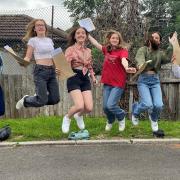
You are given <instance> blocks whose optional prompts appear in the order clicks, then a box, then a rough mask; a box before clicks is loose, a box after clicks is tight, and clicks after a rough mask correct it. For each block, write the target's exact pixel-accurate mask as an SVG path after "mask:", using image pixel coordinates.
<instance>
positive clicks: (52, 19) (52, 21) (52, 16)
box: [51, 6, 54, 39]
mask: <svg viewBox="0 0 180 180" xmlns="http://www.w3.org/2000/svg"><path fill="white" fill-rule="evenodd" d="M53 28H54V6H52V13H51V32H52V34H51V39H53Z"/></svg>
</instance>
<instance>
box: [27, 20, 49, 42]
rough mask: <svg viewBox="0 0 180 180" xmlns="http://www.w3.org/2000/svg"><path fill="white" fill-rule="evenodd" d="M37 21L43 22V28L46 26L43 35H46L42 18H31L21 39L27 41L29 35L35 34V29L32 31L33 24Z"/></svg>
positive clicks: (33, 35)
mask: <svg viewBox="0 0 180 180" xmlns="http://www.w3.org/2000/svg"><path fill="white" fill-rule="evenodd" d="M37 21H42V22H43V23H44V25H45V28H46V34H45V35H46V36H47V34H48V32H47V24H46V22H45V21H44V19H33V20H32V21H31V22H30V23H29V24H28V25H27V27H26V34H25V36H24V37H23V41H28V40H29V39H30V38H31V37H35V36H37V33H36V31H34V28H35V24H36V22H37Z"/></svg>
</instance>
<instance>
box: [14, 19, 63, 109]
mask: <svg viewBox="0 0 180 180" xmlns="http://www.w3.org/2000/svg"><path fill="white" fill-rule="evenodd" d="M23 40H25V41H28V44H27V51H26V56H25V58H24V60H26V61H30V60H31V58H32V56H33V55H34V58H35V61H36V65H35V69H34V82H35V91H36V94H35V95H34V96H29V95H25V96H24V97H23V98H22V99H20V100H19V101H18V102H17V104H16V109H20V108H22V107H41V106H44V105H54V104H57V103H58V102H59V99H60V98H59V86H58V82H57V79H56V73H55V68H54V65H53V59H52V55H51V54H52V51H53V50H54V44H53V42H52V40H51V39H50V38H48V37H47V25H46V23H45V21H44V20H43V19H34V20H32V21H31V22H30V23H29V24H28V26H27V33H26V35H25V37H24V38H23Z"/></svg>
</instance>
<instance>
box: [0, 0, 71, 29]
mask: <svg viewBox="0 0 180 180" xmlns="http://www.w3.org/2000/svg"><path fill="white" fill-rule="evenodd" d="M63 1H64V0H0V14H27V15H29V16H32V17H34V18H43V19H45V20H46V22H47V24H50V22H51V6H52V5H54V6H55V12H54V16H55V18H54V26H55V27H59V28H61V29H64V30H66V29H67V28H70V27H71V26H72V23H71V20H70V18H69V15H70V13H68V12H67V9H65V8H64V6H63Z"/></svg>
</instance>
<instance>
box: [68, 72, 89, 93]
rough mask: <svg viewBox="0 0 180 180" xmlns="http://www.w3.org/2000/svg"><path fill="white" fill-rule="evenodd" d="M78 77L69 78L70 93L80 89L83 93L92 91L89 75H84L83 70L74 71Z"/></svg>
mask: <svg viewBox="0 0 180 180" xmlns="http://www.w3.org/2000/svg"><path fill="white" fill-rule="evenodd" d="M73 71H74V72H75V73H76V75H74V76H72V77H70V78H68V80H67V89H68V92H70V91H73V90H76V89H79V90H81V92H83V91H88V90H91V82H90V79H89V76H88V73H86V74H85V75H84V74H83V73H82V70H79V69H73Z"/></svg>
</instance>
